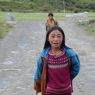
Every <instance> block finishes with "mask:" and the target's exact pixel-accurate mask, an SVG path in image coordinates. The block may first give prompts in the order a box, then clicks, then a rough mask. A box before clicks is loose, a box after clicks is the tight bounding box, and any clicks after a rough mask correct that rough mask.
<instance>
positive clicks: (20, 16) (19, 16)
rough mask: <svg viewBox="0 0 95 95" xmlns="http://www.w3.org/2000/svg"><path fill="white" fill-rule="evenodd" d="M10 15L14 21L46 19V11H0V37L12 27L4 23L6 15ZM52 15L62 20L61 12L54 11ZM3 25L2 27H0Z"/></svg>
mask: <svg viewBox="0 0 95 95" xmlns="http://www.w3.org/2000/svg"><path fill="white" fill-rule="evenodd" d="M9 15H11V16H13V17H14V19H15V20H16V21H33V20H35V21H40V20H41V21H42V20H45V21H46V19H47V15H48V13H17V12H12V13H8V12H0V23H1V24H0V38H3V37H4V35H5V34H6V33H7V32H6V31H10V29H11V28H12V26H11V25H9V24H6V22H7V18H8V16H9ZM54 17H55V18H56V20H63V19H64V14H63V13H54ZM2 26H3V27H2Z"/></svg>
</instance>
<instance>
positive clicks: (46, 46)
mask: <svg viewBox="0 0 95 95" xmlns="http://www.w3.org/2000/svg"><path fill="white" fill-rule="evenodd" d="M54 30H58V31H60V32H61V33H62V36H63V41H62V44H61V48H62V47H66V46H65V34H64V31H63V30H62V28H61V27H59V26H54V27H52V28H51V29H50V30H49V31H48V32H47V34H46V40H45V44H44V48H43V49H45V48H48V47H50V46H51V45H50V43H49V41H48V38H49V35H50V33H51V32H52V31H54Z"/></svg>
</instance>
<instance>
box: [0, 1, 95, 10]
mask: <svg viewBox="0 0 95 95" xmlns="http://www.w3.org/2000/svg"><path fill="white" fill-rule="evenodd" d="M63 1H65V2H63ZM64 7H65V9H66V10H67V11H72V12H81V11H95V0H77V1H76V0H0V10H1V11H18V12H39V11H42V12H49V11H53V12H63V11H64Z"/></svg>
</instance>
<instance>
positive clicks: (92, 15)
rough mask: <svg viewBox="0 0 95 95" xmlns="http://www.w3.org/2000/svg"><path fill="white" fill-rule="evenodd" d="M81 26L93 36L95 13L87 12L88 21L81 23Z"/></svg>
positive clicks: (94, 32)
mask: <svg viewBox="0 0 95 95" xmlns="http://www.w3.org/2000/svg"><path fill="white" fill-rule="evenodd" d="M81 27H82V28H83V29H84V30H85V31H87V33H88V34H89V35H93V36H95V13H89V23H87V24H82V25H81Z"/></svg>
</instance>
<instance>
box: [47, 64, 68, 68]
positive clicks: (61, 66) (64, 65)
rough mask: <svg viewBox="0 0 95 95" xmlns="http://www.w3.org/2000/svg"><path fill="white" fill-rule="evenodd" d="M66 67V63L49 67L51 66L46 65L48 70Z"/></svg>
mask: <svg viewBox="0 0 95 95" xmlns="http://www.w3.org/2000/svg"><path fill="white" fill-rule="evenodd" d="M67 66H68V63H66V64H60V65H51V64H48V67H49V68H54V69H55V68H65V67H67Z"/></svg>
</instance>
